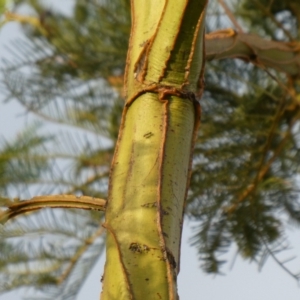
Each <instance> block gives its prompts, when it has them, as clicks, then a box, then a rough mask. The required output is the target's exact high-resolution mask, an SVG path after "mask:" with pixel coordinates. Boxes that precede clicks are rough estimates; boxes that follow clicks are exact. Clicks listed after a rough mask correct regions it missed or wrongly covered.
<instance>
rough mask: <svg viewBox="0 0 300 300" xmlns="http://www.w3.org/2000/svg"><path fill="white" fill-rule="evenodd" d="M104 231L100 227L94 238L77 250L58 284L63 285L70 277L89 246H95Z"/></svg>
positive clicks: (91, 237)
mask: <svg viewBox="0 0 300 300" xmlns="http://www.w3.org/2000/svg"><path fill="white" fill-rule="evenodd" d="M104 231H105V229H104V228H103V227H102V226H101V225H100V226H99V228H98V230H97V231H96V232H95V233H94V234H93V235H92V236H90V237H89V238H88V239H86V240H85V241H84V244H83V245H82V246H81V247H80V248H79V249H78V250H77V252H76V253H75V254H74V256H73V257H72V258H71V259H70V264H69V266H68V267H67V269H66V270H65V271H64V272H63V273H62V275H61V276H60V277H59V278H58V279H57V283H58V284H61V283H62V282H63V281H64V280H65V279H66V278H67V277H68V276H69V275H70V273H71V272H72V270H73V269H74V267H75V265H76V263H77V261H78V260H79V259H80V257H81V256H82V255H83V254H84V253H85V251H86V250H87V249H88V248H89V246H90V245H91V244H93V243H94V242H95V240H96V239H97V238H98V237H99V236H100V235H102V234H103V232H104Z"/></svg>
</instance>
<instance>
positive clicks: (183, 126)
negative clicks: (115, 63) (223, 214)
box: [101, 0, 206, 300]
mask: <svg viewBox="0 0 300 300" xmlns="http://www.w3.org/2000/svg"><path fill="white" fill-rule="evenodd" d="M205 6H206V1H199V0H190V1H183V0H181V1H178V0H177V1H175V0H169V1H168V0H165V1H158V0H156V1H140V0H134V1H132V12H133V25H132V31H131V39H130V46H129V52H128V58H127V69H126V78H125V82H126V89H127V97H128V98H127V99H128V100H127V102H126V105H125V109H124V112H123V117H122V123H121V128H120V133H119V138H118V142H117V146H116V151H115V155H114V159H113V163H112V169H111V175H110V186H109V197H108V203H107V210H106V222H105V224H104V226H105V228H106V229H107V244H106V247H107V248H106V255H107V256H106V259H107V260H106V264H105V273H104V280H103V292H102V295H101V299H102V300H106V299H109V300H113V299H118V300H123V299H137V300H138V299H143V300H148V299H149V300H150V299H151V300H153V299H170V300H175V299H178V296H177V286H176V278H177V274H178V272H179V256H180V241H181V230H182V222H183V210H184V203H185V198H186V194H187V188H188V183H189V174H190V165H191V156H192V150H193V144H194V140H195V137H196V134H197V129H198V127H199V120H200V107H199V104H198V102H197V100H196V93H197V94H198V95H200V94H201V92H202V88H203V86H202V76H203V67H204V55H203V48H204V46H203V40H204V14H205Z"/></svg>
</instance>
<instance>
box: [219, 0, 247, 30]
mask: <svg viewBox="0 0 300 300" xmlns="http://www.w3.org/2000/svg"><path fill="white" fill-rule="evenodd" d="M219 3H220V4H221V6H222V7H223V9H224V11H225V13H226V15H227V16H228V18H229V20H230V21H231V23H232V24H233V25H234V26H235V28H236V29H237V30H238V31H239V32H242V33H243V32H244V30H243V28H242V27H241V26H240V24H239V23H238V21H237V20H236V18H235V16H234V15H233V13H232V12H231V10H230V8H229V7H228V5H227V4H226V3H225V2H224V0H219Z"/></svg>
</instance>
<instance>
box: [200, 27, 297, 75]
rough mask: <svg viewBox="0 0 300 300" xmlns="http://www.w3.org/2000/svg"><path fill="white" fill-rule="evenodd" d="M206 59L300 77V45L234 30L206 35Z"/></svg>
mask: <svg viewBox="0 0 300 300" xmlns="http://www.w3.org/2000/svg"><path fill="white" fill-rule="evenodd" d="M205 41H206V59H207V60H209V61H210V60H213V59H224V58H240V59H243V60H245V61H247V62H252V63H254V64H255V65H257V66H259V67H263V66H264V67H267V68H273V69H276V70H277V71H279V72H284V73H286V74H288V75H290V76H292V77H300V43H299V42H277V41H270V40H266V39H263V38H261V37H259V36H256V35H252V34H246V33H237V32H236V31H234V30H233V29H224V30H219V31H214V32H211V33H209V34H207V35H206V39H205Z"/></svg>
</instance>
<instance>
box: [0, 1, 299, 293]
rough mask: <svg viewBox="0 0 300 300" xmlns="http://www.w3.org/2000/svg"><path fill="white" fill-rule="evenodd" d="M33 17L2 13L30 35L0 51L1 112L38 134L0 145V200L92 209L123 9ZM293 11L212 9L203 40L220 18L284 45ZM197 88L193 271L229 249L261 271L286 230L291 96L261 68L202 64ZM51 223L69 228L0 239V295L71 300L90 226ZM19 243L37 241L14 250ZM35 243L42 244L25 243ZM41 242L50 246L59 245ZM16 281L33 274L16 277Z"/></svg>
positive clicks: (293, 204)
mask: <svg viewBox="0 0 300 300" xmlns="http://www.w3.org/2000/svg"><path fill="white" fill-rule="evenodd" d="M42 3H44V2H39V1H36V0H31V1H14V5H15V6H14V12H15V13H16V15H15V16H12V17H14V18H15V19H16V20H17V21H20V19H18V16H20V15H22V7H23V9H24V6H26V7H27V8H30V14H29V15H30V16H32V18H34V19H35V20H38V22H37V23H36V24H37V25H35V26H33V25H32V23H30V22H29V21H28V20H27V21H24V22H23V23H22V24H23V25H22V32H23V37H22V38H21V39H18V40H16V41H15V42H13V43H11V44H8V45H7V47H8V49H9V51H10V53H13V56H12V58H11V59H9V60H6V61H2V64H1V71H2V77H1V90H2V92H3V94H4V95H5V100H6V101H12V100H15V99H16V100H18V101H19V103H20V104H21V105H22V106H23V107H24V108H25V109H26V111H28V112H29V113H30V114H31V115H33V116H36V118H38V120H39V123H38V124H33V125H31V126H30V127H29V128H27V129H26V130H25V131H24V132H23V133H22V134H20V135H18V136H17V137H15V138H12V139H11V140H9V141H4V140H2V146H1V152H0V170H1V172H0V192H1V194H2V195H3V196H8V197H16V196H17V197H20V198H29V197H31V196H33V195H34V194H36V193H38V194H49V193H82V194H84V195H89V196H95V197H101V198H105V197H106V195H107V182H108V173H109V166H110V160H111V157H112V154H113V149H114V144H115V141H116V137H117V133H118V127H119V122H120V117H121V112H122V106H123V101H124V99H123V97H124V95H123V93H122V78H123V70H124V67H125V56H126V51H127V44H128V36H129V30H130V14H129V1H127V0H118V1H117V0H115V1H95V0H94V1H92V0H90V1H83V0H77V1H74V5H73V6H72V7H71V8H70V11H71V13H70V14H63V13H61V12H59V11H58V10H56V9H54V8H49V7H45V3H44V4H42ZM297 3H298V2H297V0H293V1H292V0H291V1H285V2H284V3H282V2H280V1H277V0H276V1H269V0H264V1H250V0H249V1H248V0H244V1H234V0H232V1H231V2H230V3H229V4H230V5H229V7H227V11H226V10H225V11H224V8H223V7H222V6H221V4H220V3H219V2H218V1H216V0H215V1H211V2H210V6H209V8H208V17H207V31H208V32H212V31H214V30H218V29H222V28H225V27H228V24H229V22H230V18H229V14H228V9H229V10H230V11H231V12H232V14H233V16H234V19H232V17H231V22H232V23H233V24H235V23H238V24H239V25H240V26H241V28H243V29H244V31H245V32H251V33H256V34H258V35H260V36H261V37H264V38H269V39H273V40H277V41H282V42H287V41H295V40H297V39H299V32H300V30H299V28H300V17H299V13H298V12H299V11H300V10H298V9H297V5H298V4H297ZM262 6H263V7H262ZM270 55H272V53H270ZM205 86H206V90H205V92H204V95H203V98H202V100H201V106H202V121H201V122H202V125H201V129H200V131H199V135H198V139H197V143H196V146H195V154H194V160H193V171H192V178H191V185H190V190H189V193H188V200H187V206H186V216H187V217H189V218H191V219H193V220H194V221H195V224H196V226H195V235H194V237H193V244H194V246H195V247H197V248H198V250H199V256H200V260H201V262H202V266H203V268H204V270H206V271H207V272H213V273H218V272H221V266H222V264H223V262H224V261H225V260H226V252H227V250H228V249H229V247H230V246H231V245H232V244H235V245H236V246H237V248H238V252H239V253H240V254H241V255H242V256H243V257H244V258H246V259H251V260H257V261H258V262H259V263H263V262H264V261H265V258H266V257H267V256H268V255H270V254H271V255H273V254H274V253H277V252H278V251H279V250H283V248H284V247H283V246H282V245H283V244H282V241H285V239H286V234H285V229H286V225H287V223H288V222H292V224H294V225H299V222H300V206H299V204H300V203H299V199H298V197H297V192H298V189H299V188H298V183H297V175H298V161H299V159H300V157H299V147H300V144H299V137H298V130H297V128H298V126H299V121H298V120H299V116H300V113H299V97H300V96H299V92H300V84H299V79H298V78H291V77H289V76H287V75H285V74H282V73H278V72H276V71H275V70H270V69H266V68H264V66H260V67H258V66H254V65H252V64H249V63H248V62H244V61H241V60H239V59H226V60H221V61H214V60H213V61H211V62H209V63H207V65H206V73H205ZM49 122H50V123H52V124H56V125H59V127H57V126H56V127H51V129H49V130H50V131H53V132H52V133H50V134H48V133H45V132H46V130H45V129H44V130H43V128H48V127H46V126H44V127H43V128H42V130H41V129H40V128H41V124H49ZM57 128H58V129H57ZM3 205H5V203H4V201H3ZM58 214H61V215H63V216H64V218H65V220H68V222H61V221H60V220H63V219H64V218H62V219H57V216H56V215H55V214H53V213H50V214H49V213H48V212H47V213H43V212H41V213H37V214H34V215H33V214H32V215H30V216H27V217H26V218H23V219H20V220H19V219H18V220H15V221H11V222H10V223H9V226H7V227H5V228H4V229H3V230H2V239H1V245H2V246H3V247H2V248H3V249H6V250H7V251H3V252H2V253H1V257H0V268H1V274H4V275H3V276H6V278H9V280H6V281H5V282H6V285H2V286H1V291H8V290H11V289H14V288H17V287H24V286H30V287H32V286H34V287H35V288H37V289H39V290H41V292H42V294H43V295H45V297H49V298H50V299H51V298H52V299H53V297H55V299H59V297H64V299H67V297H69V298H70V299H73V298H72V297H74V295H75V294H76V293H77V292H78V290H79V288H80V286H81V284H82V283H83V280H82V278H84V277H86V274H87V273H88V272H89V270H90V267H91V266H92V265H93V264H94V262H95V260H97V258H98V255H99V253H100V252H101V251H102V249H103V237H102V232H101V231H99V230H100V228H101V218H102V217H103V215H102V213H95V212H78V211H76V212H75V211H64V212H62V211H60V212H59V213H58ZM45 220H46V221H45ZM29 232H31V233H32V232H35V234H36V237H37V239H36V240H35V241H33V240H30V239H25V242H24V239H23V237H24V235H25V237H26V235H27V234H29ZM46 233H47V239H44V240H43V241H46V242H43V243H42V242H40V243H37V242H36V241H41V240H42V238H41V236H42V234H43V235H45V234H46ZM53 234H58V235H61V236H63V238H62V239H60V240H59V243H58V240H57V239H55V240H53V239H52V236H53ZM21 237H22V239H21ZM87 241H92V242H91V246H86V245H87ZM37 244H38V247H37ZM12 245H14V247H12ZM32 249H34V251H33V250H32ZM220 254H223V255H222V256H220ZM37 263H38V264H39V270H38V271H37ZM24 269H26V270H27V269H28V270H31V271H33V270H35V272H31V275H30V277H29V275H28V273H27V272H24ZM49 270H51V271H50V272H49ZM45 274H47V276H44V275H45ZM74 276H75V277H74ZM295 276H296V275H295ZM296 277H297V276H296ZM29 279H30V280H29ZM0 282H4V281H3V280H1V278H0ZM44 292H45V293H46V294H44ZM46 295H47V296H46ZM39 299H41V298H39Z"/></svg>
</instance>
